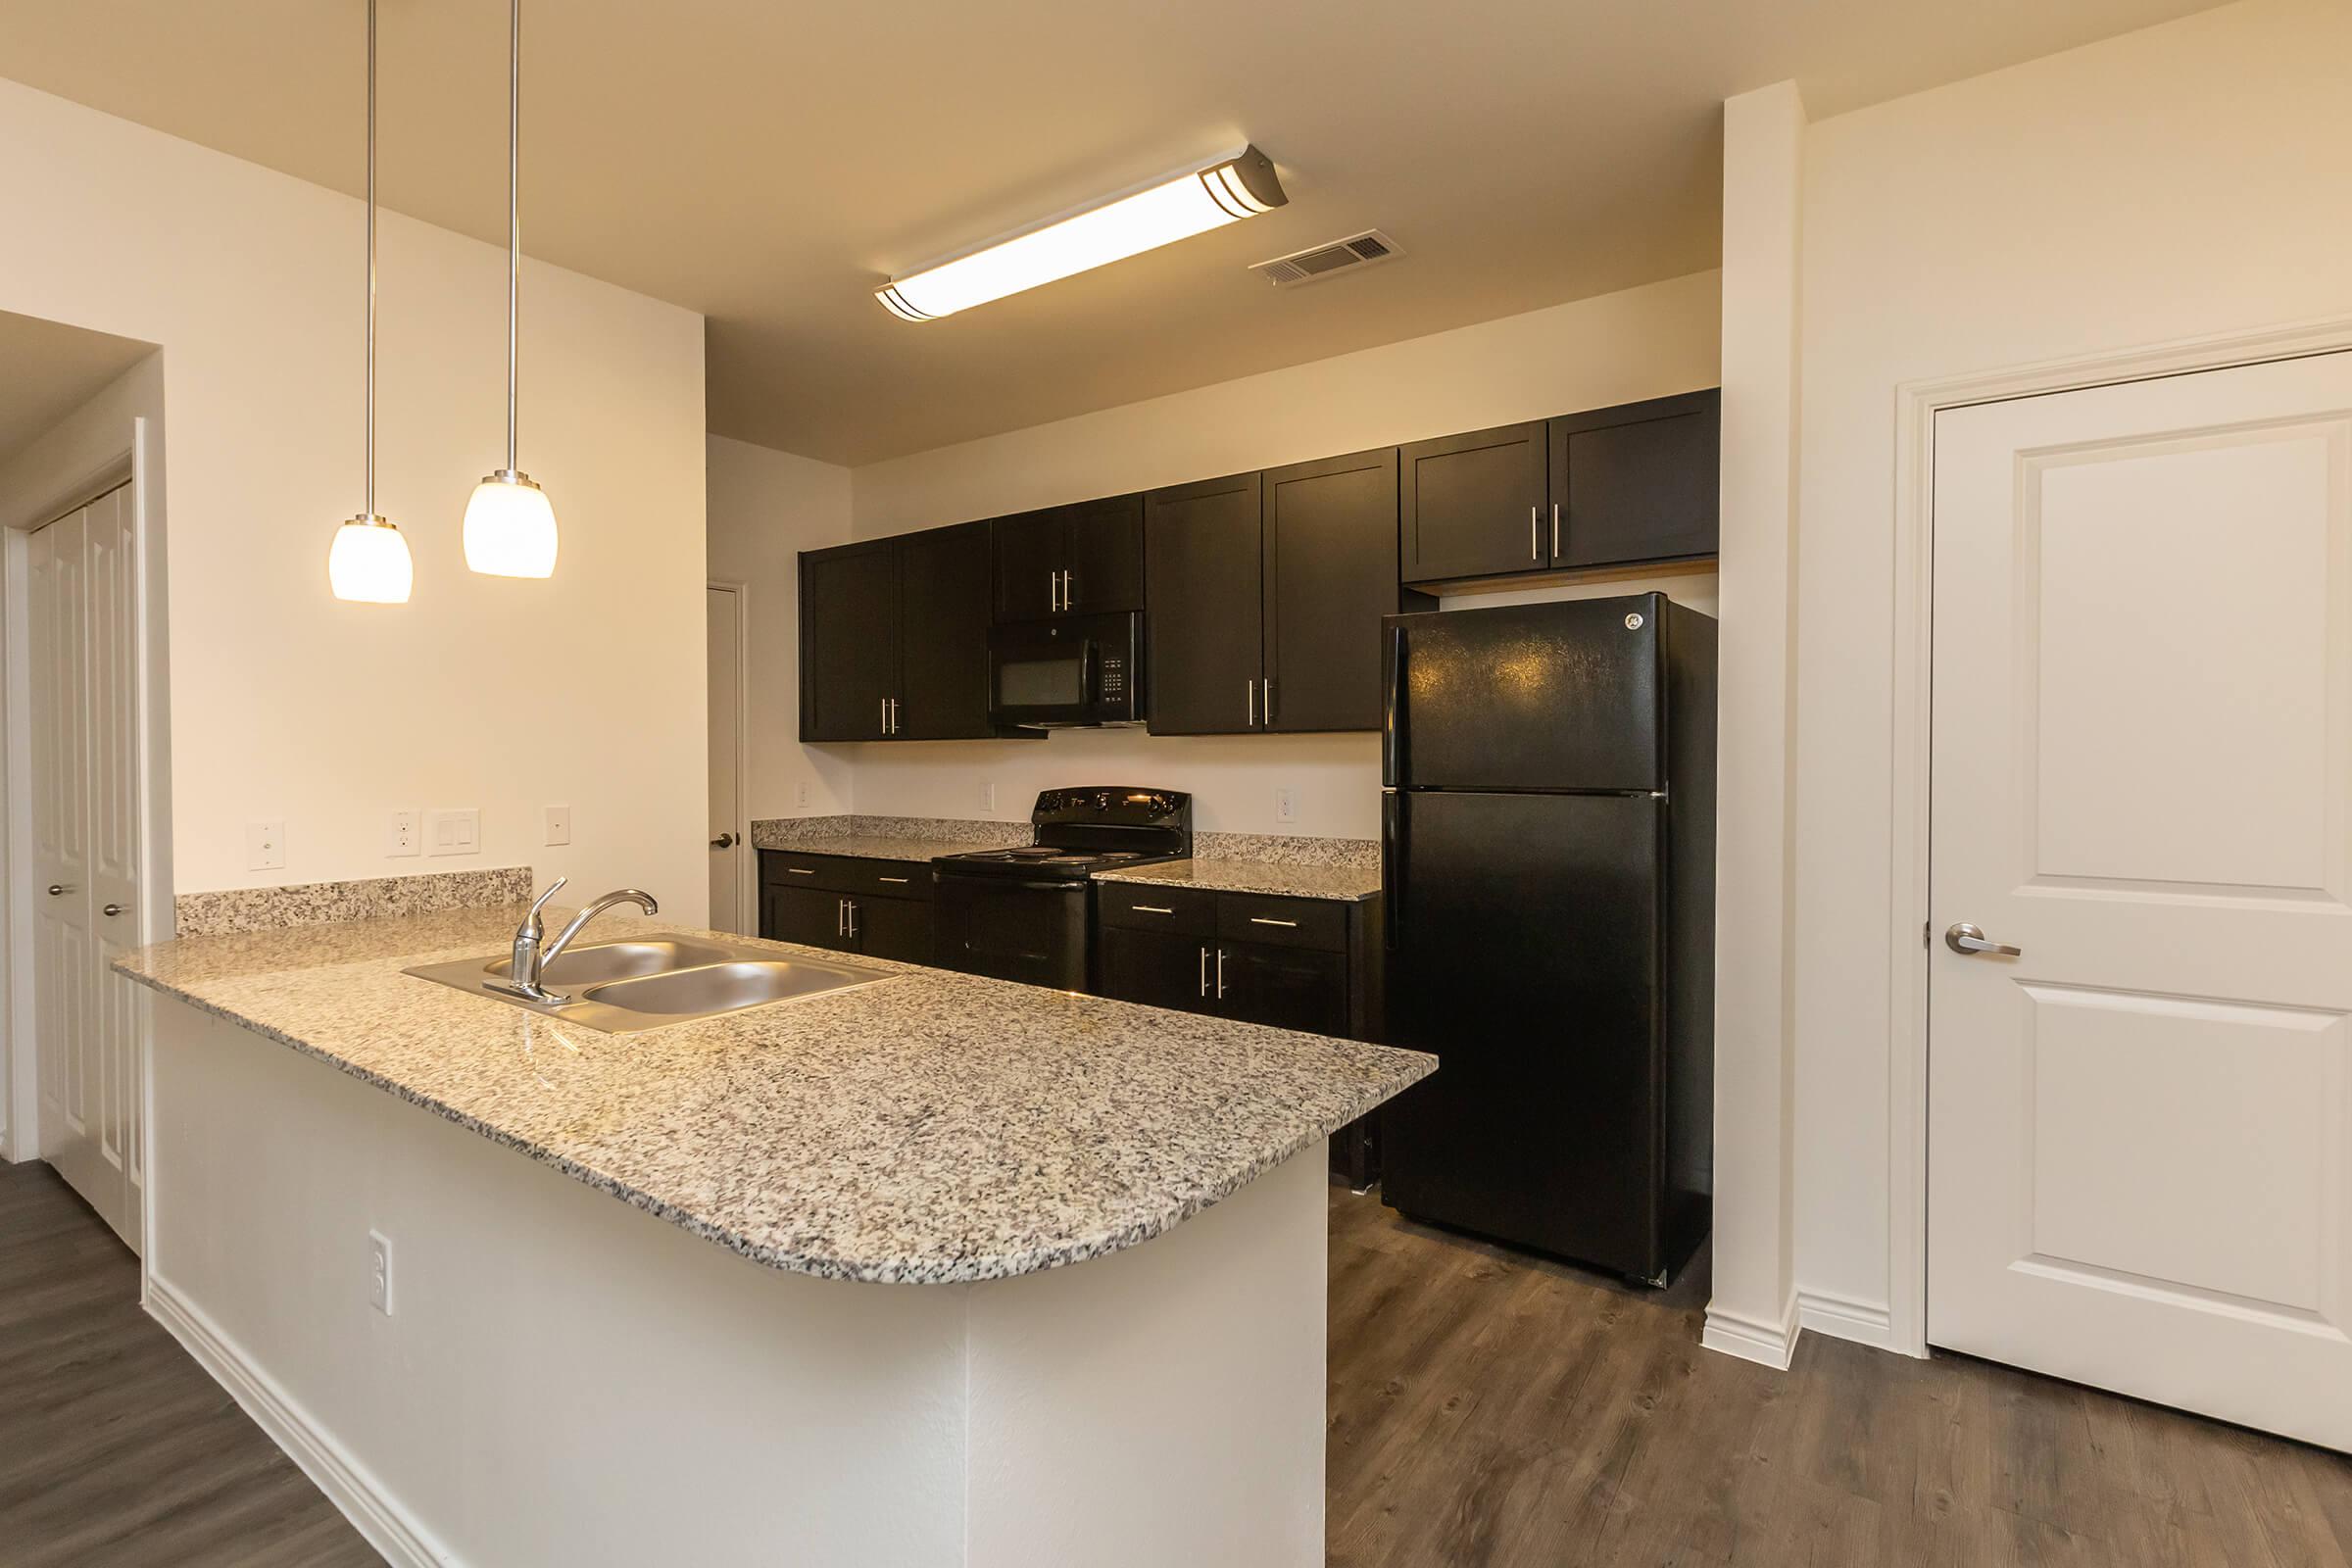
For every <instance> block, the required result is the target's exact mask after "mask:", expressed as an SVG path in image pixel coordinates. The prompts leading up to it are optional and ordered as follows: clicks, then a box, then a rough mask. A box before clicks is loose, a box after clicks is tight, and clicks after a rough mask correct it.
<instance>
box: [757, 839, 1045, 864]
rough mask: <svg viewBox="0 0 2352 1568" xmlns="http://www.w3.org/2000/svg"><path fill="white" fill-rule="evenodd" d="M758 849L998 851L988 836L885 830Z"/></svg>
mask: <svg viewBox="0 0 2352 1568" xmlns="http://www.w3.org/2000/svg"><path fill="white" fill-rule="evenodd" d="M756 847H757V848H759V849H762V850H773V851H776V852H777V853H779V854H788V855H850V856H856V857H857V858H859V859H865V860H933V859H937V858H939V857H940V856H943V855H971V854H975V853H977V852H979V851H981V850H1001V849H1003V848H1005V846H1004V845H1003V844H1002V843H998V842H994V841H991V840H988V839H908V838H900V837H897V836H896V835H893V834H887V833H844V834H841V835H840V836H838V837H836V838H829V839H800V840H796V841H795V842H793V843H790V844H760V845H757V846H756Z"/></svg>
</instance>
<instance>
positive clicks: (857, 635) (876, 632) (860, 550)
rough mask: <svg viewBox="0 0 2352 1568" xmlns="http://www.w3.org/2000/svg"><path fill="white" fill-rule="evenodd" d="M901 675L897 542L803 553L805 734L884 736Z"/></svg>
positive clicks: (829, 738)
mask: <svg viewBox="0 0 2352 1568" xmlns="http://www.w3.org/2000/svg"><path fill="white" fill-rule="evenodd" d="M898 677H899V585H898V555H897V552H896V550H895V549H894V548H893V546H892V545H891V544H890V542H889V541H887V540H881V541H877V542H875V543H873V544H870V545H854V546H850V547H848V548H846V549H841V550H820V551H815V552H811V553H809V554H807V555H804V556H802V557H801V739H803V740H805V741H864V740H879V739H880V738H881V737H882V734H883V728H884V717H883V715H884V711H885V710H884V707H883V705H884V704H885V703H886V702H887V701H888V700H889V699H890V698H892V697H894V696H896V695H897V694H898Z"/></svg>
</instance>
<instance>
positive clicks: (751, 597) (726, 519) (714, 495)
mask: <svg viewBox="0 0 2352 1568" xmlns="http://www.w3.org/2000/svg"><path fill="white" fill-rule="evenodd" d="M705 450H706V452H707V453H708V455H709V465H710V466H709V477H710V511H711V532H710V541H709V548H710V570H711V581H713V582H740V583H743V584H745V585H746V592H745V600H746V603H745V605H744V620H745V645H746V646H745V664H746V666H747V670H748V673H749V676H750V680H749V684H748V690H747V694H746V699H745V707H746V710H747V717H748V722H749V731H748V733H747V734H746V735H745V737H744V749H745V758H744V761H745V772H746V775H747V777H746V793H745V797H744V812H743V814H744V819H745V820H746V821H751V820H754V819H756V818H760V817H769V816H821V815H825V814H828V813H831V812H835V811H847V810H849V809H851V804H852V803H851V800H850V757H849V755H848V754H847V753H845V752H844V751H843V750H842V749H841V748H826V749H819V748H817V747H813V746H803V745H802V744H801V743H800V739H799V736H800V706H801V705H800V692H801V684H800V683H801V599H800V580H801V573H800V561H799V554H800V552H801V551H804V550H817V549H821V548H823V547H824V546H826V545H837V544H841V543H844V542H845V541H847V540H848V539H849V537H850V470H849V469H847V468H844V467H841V466H837V465H835V464H830V463H819V462H817V461H816V460H815V459H814V458H803V457H796V456H794V455H793V454H791V453H789V452H775V451H771V450H770V449H768V448H766V447H757V446H753V445H751V444H750V443H748V442H744V441H732V440H729V439H728V438H727V437H725V436H721V435H714V436H711V437H709V438H708V444H707V446H706V449H705ZM804 786H805V787H806V794H805V795H804V793H803V791H804ZM937 814H943V815H951V816H956V815H968V814H970V813H968V812H958V811H951V812H943V813H937Z"/></svg>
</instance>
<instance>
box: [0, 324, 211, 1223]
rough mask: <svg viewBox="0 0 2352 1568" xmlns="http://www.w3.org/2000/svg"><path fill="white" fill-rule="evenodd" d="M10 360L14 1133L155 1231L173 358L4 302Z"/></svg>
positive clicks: (166, 929)
mask: <svg viewBox="0 0 2352 1568" xmlns="http://www.w3.org/2000/svg"><path fill="white" fill-rule="evenodd" d="M0 361H5V362H6V363H8V364H9V365H10V367H11V377H10V382H9V385H8V386H7V387H6V388H5V389H4V390H0V629H4V630H5V637H4V638H0V668H4V670H5V679H4V680H0V718H4V720H5V725H4V728H5V737H6V748H5V750H6V768H5V789H4V791H0V797H4V799H5V804H6V821H7V833H6V835H5V847H4V850H0V866H4V868H5V872H6V876H5V885H6V890H7V897H6V899H5V901H0V997H4V998H5V1005H4V1006H0V1114H4V1116H5V1120H4V1121H0V1153H5V1155H6V1157H7V1158H9V1159H11V1160H20V1161H21V1160H30V1159H41V1160H45V1161H47V1162H48V1163H49V1164H51V1165H53V1166H54V1167H55V1168H56V1169H57V1171H58V1173H59V1174H60V1175H62V1176H63V1177H64V1178H65V1179H66V1181H67V1182H68V1183H69V1184H70V1185H71V1186H72V1187H73V1189H74V1191H75V1192H77V1193H78V1194H79V1195H80V1196H81V1198H82V1199H83V1201H86V1202H87V1203H88V1204H89V1205H90V1207H91V1208H92V1209H93V1210H94V1211H95V1212H96V1213H97V1214H98V1215H99V1216H100V1217H101V1218H103V1219H104V1220H105V1221H106V1222H107V1224H108V1225H109V1227H111V1228H112V1229H113V1230H114V1231H115V1233H116V1234H117V1235H118V1236H120V1237H121V1238H122V1239H123V1242H124V1243H125V1244H126V1245H128V1246H129V1247H130V1249H131V1250H133V1251H137V1252H143V1251H144V1232H145V1210H146V1191H145V1189H146V1182H145V1172H146V1160H145V1156H144V1142H145V1135H146V1127H147V1093H146V1072H145V1057H146V1036H147V1004H146V1001H145V998H144V994H143V993H142V992H140V991H139V990H138V988H137V987H135V986H133V985H131V984H130V983H129V982H127V981H125V980H123V978H122V977H121V976H119V975H116V974H115V973H114V972H113V970H112V964H113V961H114V959H115V957H116V956H119V955H120V954H122V953H123V952H124V951H126V950H128V949H131V948H136V947H139V946H142V945H144V944H146V943H149V942H154V941H159V940H161V939H163V938H165V937H168V936H169V935H170V934H171V931H172V897H171V894H172V876H171V843H170V813H169V804H168V796H169V783H168V779H169V765H168V764H169V759H168V756H167V751H166V748H167V746H168V739H167V736H168V728H167V714H166V706H165V701H164V691H165V679H166V676H165V670H166V664H165V650H164V612H165V599H164V592H163V570H164V552H163V526H164V515H163V512H164V487H163V386H164V380H163V362H162V357H161V353H160V351H159V350H158V349H157V348H156V346H155V345H153V344H150V343H141V342H138V341H136V340H133V339H129V338H122V337H116V336H113V335H111V334H108V333H103V332H94V331H89V330H87V329H85V328H81V327H75V326H71V325H67V324H64V323H61V322H55V321H47V320H42V319H38V318H33V317H25V316H17V315H12V314H8V313H4V312H0ZM20 371H21V372H22V373H20Z"/></svg>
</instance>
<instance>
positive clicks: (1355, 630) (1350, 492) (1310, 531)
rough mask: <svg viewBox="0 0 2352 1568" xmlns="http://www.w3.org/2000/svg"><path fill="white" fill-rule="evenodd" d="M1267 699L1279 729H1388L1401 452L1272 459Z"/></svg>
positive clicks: (1267, 488)
mask: <svg viewBox="0 0 2352 1568" xmlns="http://www.w3.org/2000/svg"><path fill="white" fill-rule="evenodd" d="M1262 494H1263V498H1264V503H1265V527H1264V551H1265V567H1264V570H1265V619H1266V630H1265V645H1266V680H1267V687H1266V706H1267V707H1268V708H1269V709H1270V710H1271V712H1270V713H1269V714H1264V715H1260V716H1261V718H1263V719H1264V720H1265V721H1266V727H1267V728H1269V729H1277V730H1292V731H1297V730H1324V729H1378V728H1380V719H1381V652H1380V617H1381V616H1383V615H1393V614H1395V613H1397V449H1396V448H1395V447H1385V448H1383V449H1382V450H1380V451H1378V452H1359V453H1357V454H1356V455H1355V456H1353V457H1348V458H1327V459H1325V460H1324V461H1322V462H1320V463H1300V464H1295V465H1293V466H1290V467H1287V468H1269V469H1267V470H1266V473H1265V474H1264V476H1263V481H1262Z"/></svg>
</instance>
